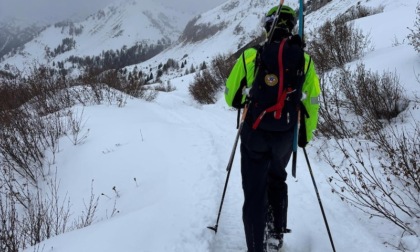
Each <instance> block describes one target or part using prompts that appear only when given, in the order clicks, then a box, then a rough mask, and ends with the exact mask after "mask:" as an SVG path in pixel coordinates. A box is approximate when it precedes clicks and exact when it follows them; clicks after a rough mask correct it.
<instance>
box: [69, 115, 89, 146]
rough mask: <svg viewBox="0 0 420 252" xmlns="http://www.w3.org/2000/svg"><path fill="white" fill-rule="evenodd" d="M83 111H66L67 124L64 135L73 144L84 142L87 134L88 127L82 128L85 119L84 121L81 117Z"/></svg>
mask: <svg viewBox="0 0 420 252" xmlns="http://www.w3.org/2000/svg"><path fill="white" fill-rule="evenodd" d="M83 111H84V110H82V112H80V114H78V112H77V111H76V113H73V111H72V110H69V112H68V113H67V118H68V122H67V123H68V126H67V131H66V133H65V135H66V136H67V138H69V139H70V141H71V142H72V143H73V145H79V144H82V143H84V141H86V139H87V137H88V134H89V129H87V130H85V129H84V128H85V124H86V121H84V119H83ZM75 114H76V115H75Z"/></svg>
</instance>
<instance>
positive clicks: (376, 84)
mask: <svg viewBox="0 0 420 252" xmlns="http://www.w3.org/2000/svg"><path fill="white" fill-rule="evenodd" d="M326 76H327V80H328V81H326V82H322V89H323V92H322V93H323V97H322V99H321V100H322V102H323V104H324V105H323V106H321V110H320V124H319V125H320V133H321V135H323V136H325V137H326V138H327V140H326V141H325V145H328V147H326V146H323V148H320V149H319V153H320V155H321V157H322V158H323V159H324V160H325V161H326V162H327V163H328V164H329V165H330V166H331V167H332V168H333V169H334V171H335V175H334V176H331V177H330V178H329V182H330V184H331V186H332V188H333V192H334V193H336V194H337V195H339V196H340V197H341V199H342V200H343V201H346V202H348V203H349V204H351V205H353V206H354V207H356V208H358V209H360V210H362V211H364V212H365V213H368V214H369V215H370V216H371V217H380V218H384V219H386V220H388V221H390V222H391V223H393V224H394V225H396V226H398V227H399V228H401V229H402V230H403V231H404V232H407V233H408V234H412V235H418V234H419V233H418V232H419V231H418V229H416V228H415V225H417V224H416V221H417V220H418V218H419V217H420V214H419V213H420V198H419V197H418V195H419V193H420V181H419V177H418V174H420V167H419V165H418V164H419V163H420V155H419V153H420V145H419V142H420V124H419V123H418V122H416V121H415V119H414V117H411V119H412V121H414V122H415V123H414V124H413V125H411V126H410V125H409V126H406V127H401V126H400V125H397V124H395V123H396V122H397V120H398V116H401V113H402V112H403V111H406V109H407V108H408V105H409V100H408V99H407V98H406V96H405V94H404V90H403V88H402V87H401V85H400V83H399V79H398V78H397V76H396V74H395V73H388V72H384V73H383V74H382V75H379V74H377V73H373V72H371V71H367V70H366V69H365V67H364V65H363V64H360V65H358V66H357V68H356V70H355V71H354V72H352V71H350V70H348V69H344V68H342V69H340V70H337V71H336V72H335V74H329V75H326ZM417 107H418V106H417ZM413 109H416V106H414V108H413ZM405 117H407V116H406V115H405ZM406 119H407V118H405V119H404V120H406ZM331 150H335V151H331Z"/></svg>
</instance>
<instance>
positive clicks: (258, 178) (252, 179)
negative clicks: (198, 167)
mask: <svg viewBox="0 0 420 252" xmlns="http://www.w3.org/2000/svg"><path fill="white" fill-rule="evenodd" d="M293 133H294V131H293V129H292V130H290V131H286V132H270V131H263V130H258V129H257V130H253V129H252V128H251V126H250V125H249V124H247V123H246V122H245V123H244V125H243V129H242V132H241V173H242V187H243V190H244V198H245V201H244V205H243V209H242V211H243V216H242V218H243V222H244V228H245V235H246V243H247V246H248V252H262V251H263V241H264V229H265V226H266V220H267V210H268V207H270V208H271V210H272V211H273V217H274V228H275V229H276V230H278V232H280V231H281V230H282V229H285V228H286V227H287V202H288V200H287V184H286V178H287V172H286V166H287V163H288V162H289V160H290V156H291V154H292V150H293Z"/></svg>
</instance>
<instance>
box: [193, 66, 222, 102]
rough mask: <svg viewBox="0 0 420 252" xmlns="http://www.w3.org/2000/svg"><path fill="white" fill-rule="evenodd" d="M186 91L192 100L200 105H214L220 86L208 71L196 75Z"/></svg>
mask: <svg viewBox="0 0 420 252" xmlns="http://www.w3.org/2000/svg"><path fill="white" fill-rule="evenodd" d="M188 90H189V92H190V94H191V95H192V97H193V98H194V100H196V101H197V102H199V103H200V104H214V103H215V102H216V100H217V99H216V95H217V92H218V91H220V90H221V85H220V83H218V82H217V81H216V80H215V79H214V77H213V76H212V75H211V74H210V72H209V71H208V70H204V71H199V72H197V73H196V75H195V77H194V81H193V83H192V84H191V85H190V86H189V88H188Z"/></svg>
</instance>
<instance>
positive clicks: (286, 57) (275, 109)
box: [225, 36, 305, 131]
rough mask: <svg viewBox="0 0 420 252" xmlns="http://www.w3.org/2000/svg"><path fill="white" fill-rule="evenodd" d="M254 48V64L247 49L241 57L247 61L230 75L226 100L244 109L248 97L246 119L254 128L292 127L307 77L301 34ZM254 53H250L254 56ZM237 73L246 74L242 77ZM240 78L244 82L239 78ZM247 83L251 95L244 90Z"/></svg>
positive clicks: (277, 129)
mask: <svg viewBox="0 0 420 252" xmlns="http://www.w3.org/2000/svg"><path fill="white" fill-rule="evenodd" d="M254 50H256V54H255V57H254V59H253V60H254V61H253V62H252V64H250V63H249V62H247V60H246V59H247V58H249V60H248V61H250V60H251V59H252V57H246V55H245V53H247V51H248V50H246V51H245V52H244V54H242V56H241V58H242V61H243V63H242V64H236V65H235V66H234V68H235V67H236V68H237V69H233V70H232V72H231V75H233V76H231V75H230V76H229V78H228V81H227V82H226V92H225V98H226V101H227V103H228V105H230V104H231V105H230V106H233V107H236V108H238V107H239V108H240V107H243V105H244V104H245V100H246V99H247V100H248V102H249V105H248V112H247V116H246V119H245V120H246V121H247V122H249V123H250V124H251V125H252V127H253V129H257V128H259V129H263V130H269V131H286V130H289V129H291V128H292V127H293V126H294V125H295V124H296V123H297V120H298V112H299V108H300V99H301V97H302V86H303V83H304V80H305V75H304V67H305V57H304V51H303V49H302V46H301V40H300V37H299V36H293V37H291V38H290V39H283V40H282V41H280V42H271V43H265V44H264V45H261V46H259V47H257V48H254ZM252 52H253V51H251V52H248V53H249V54H251V55H252ZM254 53H255V52H254ZM238 61H239V59H238ZM237 63H238V62H237ZM237 65H238V66H237ZM240 65H242V66H245V67H243V68H244V70H243V71H240ZM252 65H254V68H252V67H251V66H252ZM238 69H239V70H238ZM234 70H235V71H234ZM249 71H253V72H251V73H249ZM234 72H235V73H234ZM235 75H239V76H240V75H243V77H242V79H241V78H238V76H235ZM239 79H241V81H238V80H239ZM235 80H236V81H235ZM233 83H236V84H233ZM250 83H251V84H250ZM245 85H246V86H247V87H249V88H250V90H249V95H246V94H245V93H244V92H243V91H242V90H243V86H245ZM235 90H236V92H235ZM229 92H231V93H229ZM233 92H235V93H234V94H233ZM229 99H230V103H229V101H228V100H229Z"/></svg>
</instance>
